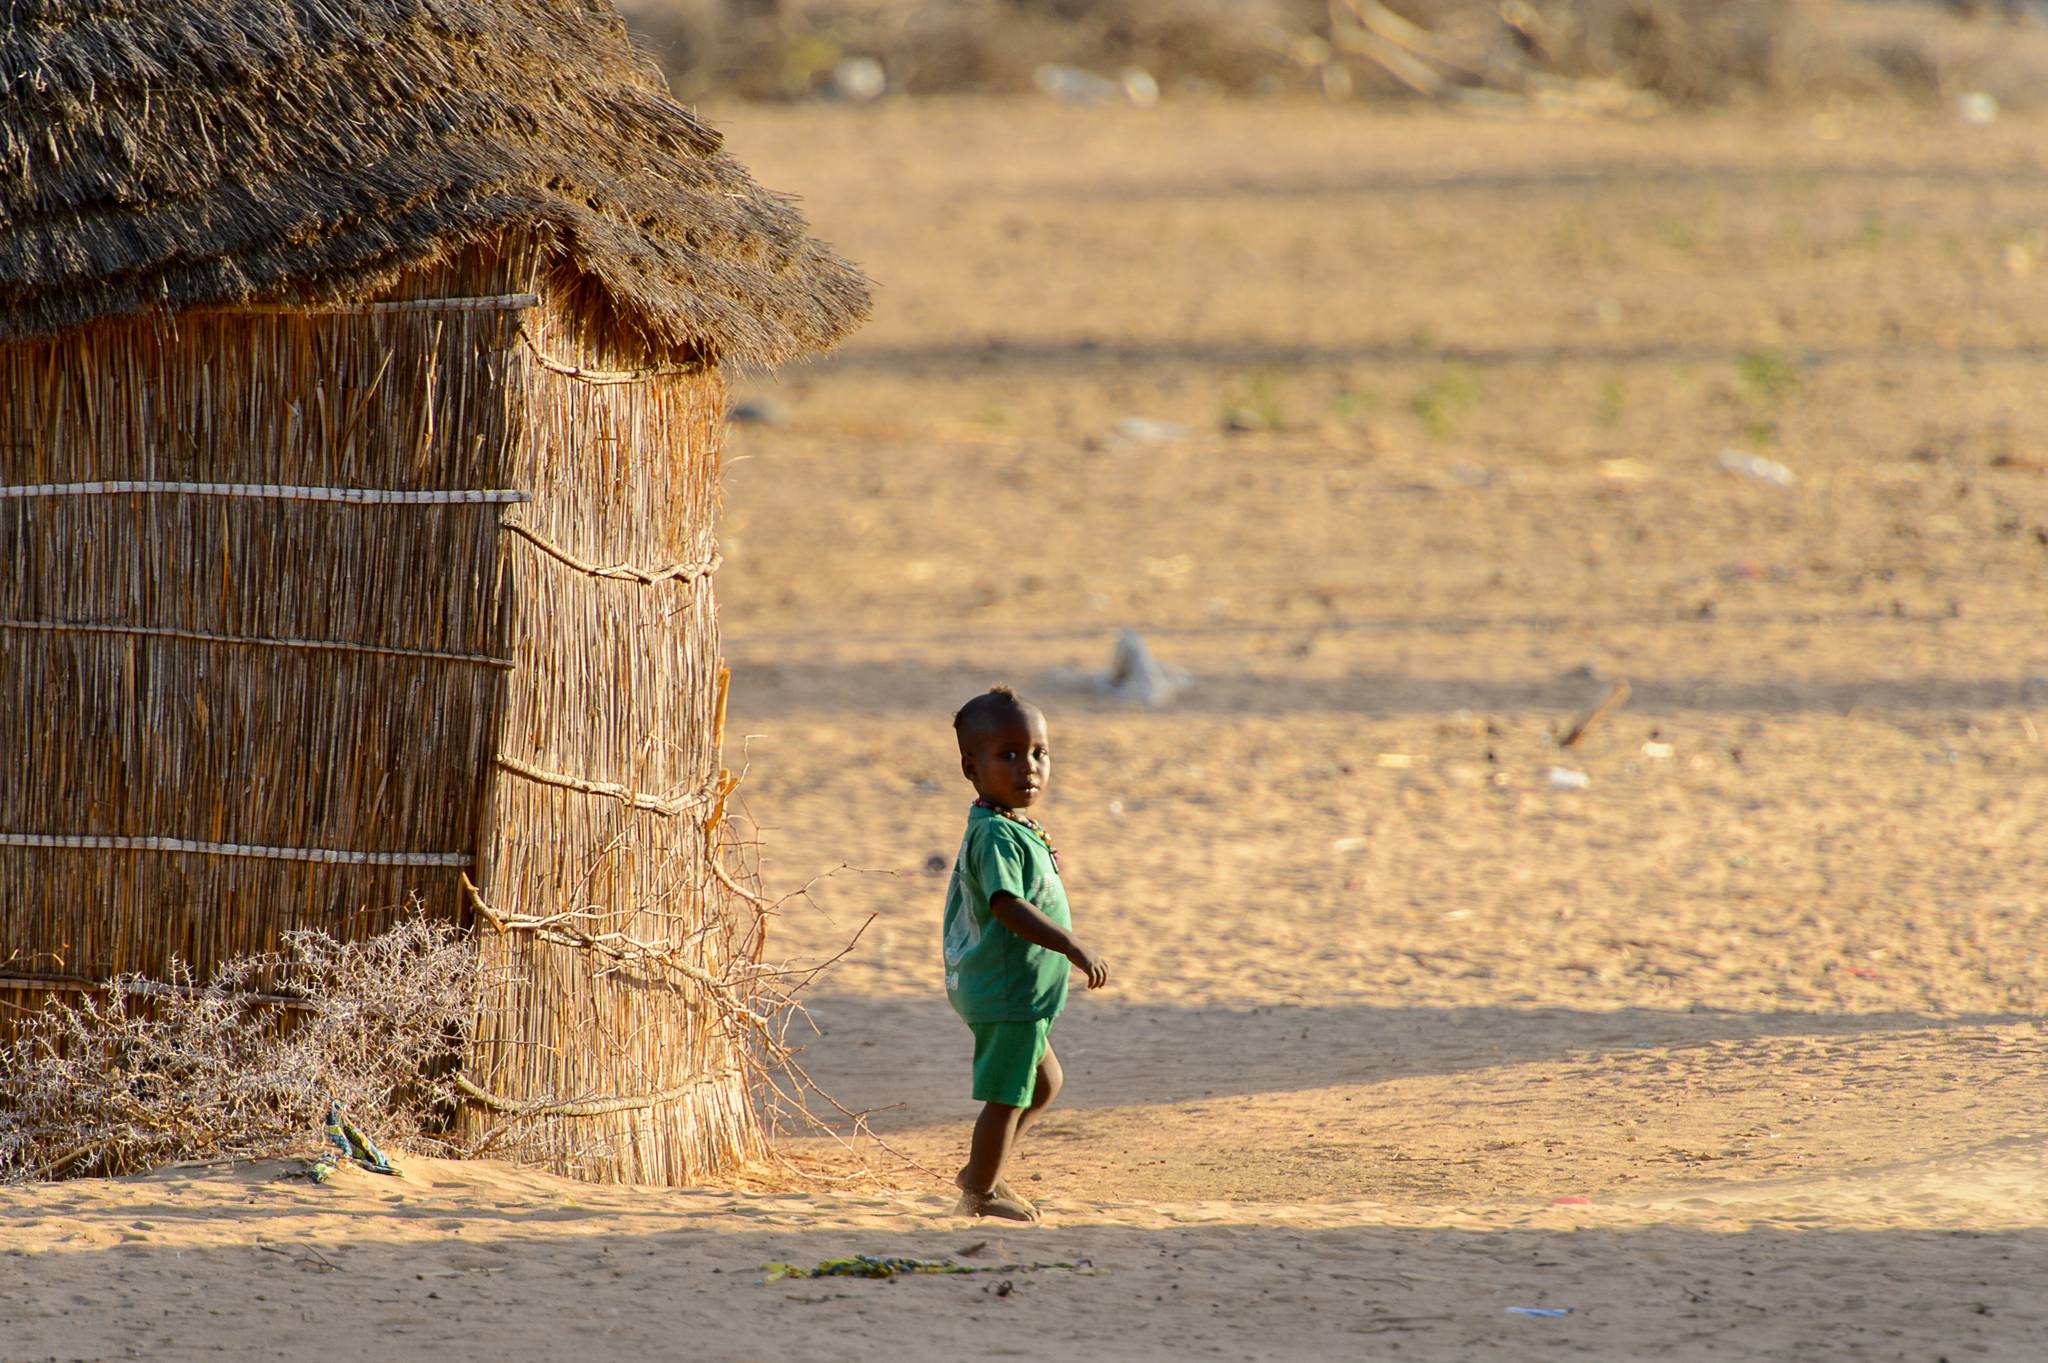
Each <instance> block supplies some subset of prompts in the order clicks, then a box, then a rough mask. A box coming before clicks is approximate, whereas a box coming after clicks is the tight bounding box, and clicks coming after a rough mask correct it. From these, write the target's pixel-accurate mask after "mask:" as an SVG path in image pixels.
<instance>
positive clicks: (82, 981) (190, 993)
mask: <svg viewBox="0 0 2048 1363" xmlns="http://www.w3.org/2000/svg"><path fill="white" fill-rule="evenodd" d="M113 988H114V981H112V980H89V979H86V978H84V977H83V976H80V975H0V989H18V990H28V989H37V990H44V991H47V992H49V993H52V994H104V993H108V992H110V991H111V990H112V989H113ZM122 992H123V993H128V994H141V995H144V996H156V997H178V998H193V997H196V996H198V995H200V994H203V993H205V992H206V991H205V990H203V989H201V988H199V987H198V986H196V985H184V984H165V983H163V982H162V981H161V980H138V979H132V978H131V979H129V980H128V981H127V982H126V983H125V984H124V985H123V986H122ZM232 997H233V998H234V999H235V1001H236V1002H238V1003H273V1004H277V1005H278V1006H280V1007H284V1008H300V1009H303V1008H308V1007H311V1005H310V1004H308V1003H307V1002H306V1001H305V1000H304V999H298V998H293V997H291V996H290V995H288V994H245V993H242V992H240V991H235V992H234V994H233V995H232Z"/></svg>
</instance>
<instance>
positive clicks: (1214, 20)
mask: <svg viewBox="0 0 2048 1363" xmlns="http://www.w3.org/2000/svg"><path fill="white" fill-rule="evenodd" d="M1322 8H1323V7H1322V6H1321V5H1320V4H1316V5H1314V6H1304V4H1303V3H1302V0H1090V3H1086V4H1081V3H1075V2H1074V0H784V3H781V4H752V3H733V2H732V0H726V3H720V2H719V0H622V3H621V4H620V9H621V10H622V11H623V12H624V13H625V15H626V19H627V23H628V25H629V26H630V27H631V28H632V30H633V31H634V32H635V33H636V34H638V35H639V36H640V37H641V38H642V39H643V40H645V41H646V42H647V43H648V44H649V46H650V47H651V48H652V49H653V51H654V55H655V56H656V57H657V58H658V59H659V60H660V61H661V62H662V64H663V66H664V68H665V69H666V70H667V71H668V73H669V76H670V80H671V83H672V84H673V85H674V87H675V89H676V91H677V93H678V94H681V95H683V96H684V97H685V98H695V97H700V96H703V95H706V94H710V93H714V92H715V93H718V94H723V95H736V96H739V97H741V98H747V99H792V98H801V97H804V96H807V95H812V94H816V93H820V92H824V91H828V90H829V89H830V88H831V77H832V71H833V68H834V67H835V66H836V65H837V64H838V62H839V61H840V60H841V59H842V58H845V57H869V58H873V59H875V60H877V61H879V62H881V63H882V66H883V68H884V70H885V71H886V72H887V74H888V80H889V86H890V88H891V89H892V90H895V91H898V92H907V93H913V94H945V93H959V92H979V93H1002V92H1015V91H1023V90H1029V89H1030V88H1031V77H1032V72H1033V71H1035V70H1036V69H1037V68H1038V67H1039V66H1042V65H1046V64H1064V65H1073V66H1080V67H1085V68H1088V69H1090V70H1095V71H1106V72H1114V71H1116V70H1118V69H1119V68H1121V67H1125V66H1136V67H1142V68H1144V69H1145V70H1146V71H1148V72H1150V73H1151V74H1152V75H1153V76H1154V77H1155V78H1157V79H1158V80H1159V81H1160V82H1161V83H1162V84H1166V85H1186V84H1188V83H1191V82H1194V83H1200V84H1203V85H1207V86H1212V87H1215V88H1218V89H1223V90H1231V91H1250V90H1255V89H1279V88H1283V87H1284V86H1286V85H1288V84H1292V85H1296V86H1300V85H1301V84H1302V83H1303V78H1302V76H1301V73H1300V72H1299V71H1298V69H1297V68H1296V65H1295V64H1294V63H1293V62H1292V61H1291V60H1290V59H1289V56H1288V51H1287V49H1288V41H1289V38H1290V37H1291V36H1292V35H1296V34H1299V33H1302V32H1304V31H1306V28H1305V23H1306V20H1305V15H1306V13H1307V12H1308V10H1309V9H1313V10H1314V11H1316V12H1321V10H1322Z"/></svg>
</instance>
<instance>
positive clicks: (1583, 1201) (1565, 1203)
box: [1550, 1193, 1593, 1207]
mask: <svg viewBox="0 0 2048 1363" xmlns="http://www.w3.org/2000/svg"><path fill="white" fill-rule="evenodd" d="M1592 1201H1593V1199H1592V1198H1590V1197H1581V1196H1579V1195H1578V1194H1577V1193H1573V1194H1572V1195H1571V1196H1570V1197H1553V1198H1551V1199H1550V1205H1551V1206H1553V1207H1584V1206H1587V1205H1589V1204H1590V1203H1591V1202H1592Z"/></svg>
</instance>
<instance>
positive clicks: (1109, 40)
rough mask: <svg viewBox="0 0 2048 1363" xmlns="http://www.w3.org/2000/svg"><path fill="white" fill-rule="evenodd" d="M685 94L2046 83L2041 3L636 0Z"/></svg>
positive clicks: (1644, 100) (1831, 89)
mask: <svg viewBox="0 0 2048 1363" xmlns="http://www.w3.org/2000/svg"><path fill="white" fill-rule="evenodd" d="M621 8H622V9H623V10H624V11H625V13H626V16H627V20H628V22H629V24H630V25H631V26H632V28H633V29H634V31H635V32H636V33H638V34H639V35H640V36H641V37H642V38H643V39H644V40H645V41H646V42H647V44H648V46H649V47H650V48H651V49H652V50H653V52H654V53H655V55H656V56H657V57H658V58H659V59H660V60H661V61H662V63H663V65H664V67H665V69H666V70H667V72H668V75H669V79H670V82H671V84H672V86H673V88H674V89H675V91H676V93H677V94H678V95H680V96H681V97H683V98H685V99H690V100H701V99H707V98H719V97H725V98H740V99H752V100H799V99H843V100H853V101H864V100H870V99H877V98H883V97H886V96H890V95H902V94H910V95H924V94H953V93H1008V92H1017V91H1028V90H1031V89H1034V88H1036V89H1039V90H1041V91H1043V92H1044V93H1046V94H1048V95H1051V96H1054V97H1058V98H1061V99H1065V100H1068V101H1072V102H1106V101H1128V102H1131V103H1136V104H1147V103H1151V102H1153V101H1155V100H1157V99H1160V98H1172V97H1178V96H1190V95H1202V94H1229V95H1238V96H1245V95H1288V94H1295V95H1301V94H1309V95H1314V96H1318V97H1323V98H1329V99H1335V100H1353V99H1357V100H1396V99H1433V100H1440V101H1455V102H1462V103H1473V104H1479V105H1490V104H1498V105H1507V106H1515V105H1552V106H1561V107H1563V108H1565V109H1568V110H1569V109H1573V108H1587V109H1590V110H1593V111H1602V112H1625V113H1626V112H1649V111H1653V110H1655V109H1659V108H1666V107H1679V108H1698V107H1711V106H1720V105H1727V104H1731V103H1738V104H1739V103H1746V102H1789V103H1795V104H1804V103H1811V102H1816V101H1827V100H1830V99H1837V100H1839V99H1842V98H1852V99H1884V100H1903V101H1910V102H1933V101H1941V100H1954V99H1960V98H1965V97H1968V96H1980V97H1981V96H1985V95H1988V96H1990V97H1991V98H1993V99H1995V100H1996V101H1997V103H1998V104H2000V105H2002V106H2006V107H2024V106H2027V105H2030V104H2034V103H2037V102H2039V101H2040V99H2041V97H2042V94H2043V92H2044V91H2048V80H2044V77H2048V23H2044V16H2048V10H2044V7H2043V0H1952V2H1948V3H1918V2H1914V0H1904V2H1894V3H1850V2H1849V0H621Z"/></svg>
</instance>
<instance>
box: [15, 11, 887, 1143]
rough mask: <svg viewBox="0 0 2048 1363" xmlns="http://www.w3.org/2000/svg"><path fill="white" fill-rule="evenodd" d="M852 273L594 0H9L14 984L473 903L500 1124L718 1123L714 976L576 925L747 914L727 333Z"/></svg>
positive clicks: (853, 312) (477, 1113)
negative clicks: (720, 837) (607, 950)
mask: <svg viewBox="0 0 2048 1363" xmlns="http://www.w3.org/2000/svg"><path fill="white" fill-rule="evenodd" d="M866 307H867V297H866V292H865V286H864V284H863V281H862V280H861V278H860V276H859V275H858V273H857V272H856V271H855V270H854V269H852V267H850V266H848V265H847V264H846V263H845V262H843V261H841V260H839V259H838V258H836V257H835V256H833V255H832V254H831V253H830V252H829V251H828V250H826V249H825V248H824V247H822V246H821V245H819V244H818V243H816V242H814V241H812V240H810V239H809V238H808V237H807V235H806V231H805V226H804V224H803V222H802V220H801V219H800V218H799V216H798V215H797V214H796V212H795V211H794V210H793V209H792V208H791V207H790V206H789V205H788V203H787V202H785V201H784V200H782V199H780V198H778V197H776V196H774V195H772V194H770V193H768V192H766V191H764V190H762V189H761V188H760V187H759V186H757V185H756V184H754V183H753V181H752V180H751V179H750V178H749V177H748V176H747V174H746V172H745V171H744V170H743V169H741V167H739V166H738V165H736V164H735V163H734V162H733V161H731V160H730V159H728V158H727V157H726V156H725V155H723V154H722V153H721V151H720V140H719V137H718V134H717V133H715V132H714V131H712V130H711V129H710V128H708V127H706V126H705V125H704V124H703V123H701V122H699V121H698V120H697V119H696V118H695V117H693V116H692V114H691V113H689V112H688V111H687V110H685V109H683V108H681V107H680V106H678V105H677V104H675V103H674V102H673V101H671V100H670V99H669V97H668V96H667V94H666V93H665V91H664V88H663V86H662V84H661V81H660V79H659V76H658V75H657V74H656V73H655V71H654V70H653V68H652V66H651V65H650V64H647V63H645V62H643V61H642V60H641V59H640V58H639V57H638V56H636V54H635V53H634V51H633V49H632V47H631V45H630V43H629V40H628V38H627V36H626V34H625V32H624V29H623V27H622V25H621V23H620V21H619V18H618V16H617V15H616V13H615V12H614V11H613V10H612V8H611V6H610V5H609V4H608V3H605V2H604V0H180V3H178V4H142V3H130V2H128V0H89V2H88V0H10V3H9V4H8V5H7V7H6V13H5V16H4V19H0V773H5V778H4V783H0V1005H4V1006H0V1027H4V1026H5V1025H6V1024H5V1022H4V1016H5V1015H6V1014H7V1013H8V1011H9V1008H10V1007H11V1008H13V1009H15V1010H17V1011H18V1010H19V1009H21V1008H24V1007H34V1006H35V1005H36V1004H37V1003H38V1001H39V1000H41V999H44V998H47V997H49V996H50V995H51V994H52V993H55V992H62V991H80V990H92V989H95V988H97V987H99V986H100V985H101V984H102V983H103V982H104V981H105V980H107V979H108V978H109V977H111V976H112V975H114V974H116V973H121V972H139V973H141V974H143V975H146V976H157V977H161V976H162V974H163V972H165V971H166V970H168V969H169V967H170V963H171V962H172V960H173V959H174V958H176V959H180V960H182V961H184V962H185V963H187V964H188V965H189V966H190V967H191V968H192V969H193V970H194V971H196V972H198V973H199V974H200V975H202V976H203V975H204V974H205V973H206V972H207V971H208V970H210V969H211V967H212V966H213V965H214V964H216V963H217V962H220V961H222V960H224V959H227V958H230V957H233V956H236V955H239V954H245V953H251V952H256V951H261V950H266V949H269V948H271V947H273V946H274V945H275V944H276V942H277V940H278V938H279V936H280V934H281V933H283V932H285V931H288V930H291V929H294V928H300V927H320V928H324V929H326V930H328V931H329V932H331V933H333V934H334V935H336V936H338V937H342V938H360V937H362V936H365V935H367V934H370V933H373V932H375V931H377V930H379V929H380V928H381V927H383V926H385V925H386V924H387V923H388V922H389V921H390V920H391V918H392V916H393V915H395V914H397V913H399V912H402V911H404V908H403V906H405V905H406V903H407V901H408V899H409V898H411V897H414V896H417V897H418V898H419V899H420V900H422V901H423V902H424V903H425V905H426V907H427V911H428V912H429V913H431V914H434V915H439V916H443V917H447V918H458V917H461V918H464V919H465V921H469V920H470V919H471V918H472V917H474V918H475V919H476V920H478V921H485V922H488V923H490V924H492V925H494V926H497V927H499V928H500V929H501V930H500V931H490V930H488V929H487V928H481V927H480V928H479V936H480V937H481V938H482V939H483V941H484V943H485V945H486V965H487V967H489V968H491V969H492V970H493V971H494V972H495V971H496V968H497V967H501V966H510V967H512V969H511V970H510V971H509V972H507V973H508V974H509V978H510V979H511V981H512V983H509V984H507V985H505V986H503V997H500V998H498V999H496V1000H494V1003H495V1004H496V1005H497V1006H494V1007H492V1008H490V1009H489V1010H487V1012H486V1014H485V1016H484V1019H483V1021H482V1023H481V1025H480V1031H479V1035H478V1036H477V1038H476V1043H475V1050H474V1054H473V1056H472V1058H471V1062H470V1064H469V1065H468V1067H467V1070H466V1073H465V1083H467V1084H468V1085H469V1086H470V1087H471V1088H472V1089H473V1090H474V1095H473V1096H474V1103H473V1106H472V1109H471V1111H470V1112H469V1114H468V1116H467V1118H466V1120H467V1121H468V1122H469V1123H470V1125H471V1126H472V1127H474V1128H475V1129H479V1130H480V1129H482V1128H483V1127H484V1126H486V1125H488V1124H490V1123H493V1122H496V1121H499V1120H500V1119H502V1118H503V1117H504V1116H505V1115H507V1114H510V1113H516V1114H518V1115H520V1116H521V1117H522V1118H526V1120H520V1121H516V1122H513V1123H512V1124H511V1125H510V1126H509V1127H508V1128H506V1139H505V1141H504V1143H503V1144H501V1145H499V1146H497V1147H496V1148H497V1149H499V1150H503V1151H511V1152H517V1153H519V1154H522V1155H524V1156H527V1157H530V1158H538V1159H541V1160H544V1161H547V1162H549V1163H552V1164H553V1165H555V1166H556V1167H558V1168H562V1169H565V1170H568V1171H571V1172H575V1173H579V1174H582V1175H584V1176H586V1177H593V1178H600V1179H632V1180H644V1181H657V1182H661V1181H666V1182H677V1181H686V1180H690V1179H693V1178H697V1177H700V1176H702V1175H703V1174H704V1173H706V1172H708V1171H710V1170H714V1169H716V1168H718V1167H720V1166H721V1165H722V1164H724V1163H727V1162H729V1161H730V1160H732V1159H733V1158H735V1157H737V1156H740V1155H742V1154H744V1153H745V1152H746V1151H747V1149H748V1148H749V1147H750V1146H751V1144H752V1143H753V1142H754V1141H755V1140H756V1139H757V1137H756V1135H755V1126H754V1118H753V1116H752V1114H751V1111H750V1108H749V1101H748V1095H747V1093H746V1089H745V1083H744V1080H743V1078H742V1076H741V1074H740V1072H739V1071H740V1066H739V1065H738V1063H737V1061H736V1057H735V1055H734V1054H733V1052H732V1046H733V1042H732V1040H731V1036H730V1034H729V1032H728V1031H727V1030H726V1029H724V1028H721V1026H720V1025H719V1024H718V1022H717V1019H716V1018H715V1017H714V1016H712V1010H710V1009H709V1008H707V1007H705V1006H703V1005H701V1004H699V1003H693V1002H692V1001H691V998H690V995H689V994H688V993H687V992H686V991H685V992H681V993H678V992H676V991H673V990H667V989H656V988H650V987H647V983H648V982H647V980H646V979H645V978H644V976H643V974H642V973H641V972H637V971H634V970H619V969H616V968H615V967H616V965H617V962H616V961H611V962H607V960H606V959H605V958H604V957H602V956H600V955H593V954H592V953H591V952H589V951H586V950H580V949H578V948H577V947H576V945H575V944H574V939H576V938H577V937H579V936H582V937H591V936H600V937H601V936H606V935H607V934H614V935H615V936H614V937H612V938H611V940H615V941H626V940H630V941H633V942H638V943H643V944H654V945H655V946H657V947H659V948H661V949H662V950H664V951H666V952H668V953H669V954H670V955H671V956H672V958H673V962H674V964H675V966H676V968H677V969H678V970H680V971H681V972H682V974H683V975H684V976H685V977H688V978H698V977H701V978H704V979H716V978H720V977H722V976H723V974H724V973H725V972H726V970H727V967H728V965H729V964H730V959H731V957H732V956H733V955H734V954H735V953H744V952H746V951H748V950H750V949H752V944H750V943H749V942H748V941H747V940H746V938H747V934H746V933H745V932H743V931H740V930H739V929H738V927H737V926H736V924H738V923H739V922H741V921H742V920H745V921H751V920H750V919H746V918H745V916H744V915H739V914H735V913H733V912H731V911H730V906H729V903H728V902H727V900H726V898H725V896H724V895H723V894H722V893H721V892H720V890H719V887H718V885H717V884H716V873H717V871H718V870H719V869H720V868H719V867H718V866H717V864H716V856H717V853H716V850H715V847H714V843H715V840H716V836H717V834H716V828H715V825H716V821H717V811H718V810H719V808H720V807H721V804H722V799H723V790H722V787H721V768H720V762H719V751H718V730H719V728H720V723H721V719H720V716H721V713H722V703H723V696H722V683H721V681H720V676H721V668H720V662H719V652H718V636H717V621H716V617H715V614H714V606H713V599H712V589H711V573H712V571H713V569H714V567H715V566H716V564H717V561H718V560H717V549H716V541H715V537H714V529H715V528H714V516H715V511H716V507H717V502H718V467H719V435H720V431H721V428H722V424H723V416H724V404H725V386H724V384H725V379H724V377H723V376H724V374H726V373H727V372H729V371H730V370H731V369H732V368H733V367H735V366H769V365H774V364H777V363H780V362H782V361H785V360H789V359H792V358H794V357H798V356H801V355H804V354H806V353H808V352H813V351H817V350H819V349H821V348H823V347H826V346H829V345H830V344H832V343H833V342H834V341H835V340H836V339H837V338H838V337H840V336H841V335H842V334H844V333H845V332H846V331H847V330H848V329H849V328H850V327H852V326H853V325H854V324H855V323H856V322H858V320H859V319H860V318H861V316H862V315H863V314H864V312H865V310H866ZM465 881H467V884H465ZM563 914H570V915H575V917H574V918H572V919H561V918H559V917H558V916H559V915H563ZM549 918H554V919H555V920H556V923H557V926H558V927H562V928H564V929H565V931H549V930H546V929H545V928H542V929H541V930H525V931H522V930H520V928H519V926H518V925H520V924H522V923H523V924H525V925H527V927H528V928H529V929H532V928H533V926H534V924H535V922H536V920H541V919H549ZM508 924H509V925H512V926H511V928H510V929H509V930H505V929H506V925H508ZM608 967H612V968H608ZM498 977H499V976H498V975H497V974H495V973H494V974H493V976H492V978H498Z"/></svg>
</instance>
